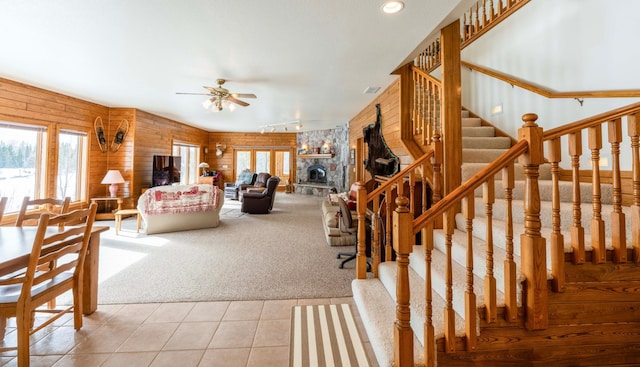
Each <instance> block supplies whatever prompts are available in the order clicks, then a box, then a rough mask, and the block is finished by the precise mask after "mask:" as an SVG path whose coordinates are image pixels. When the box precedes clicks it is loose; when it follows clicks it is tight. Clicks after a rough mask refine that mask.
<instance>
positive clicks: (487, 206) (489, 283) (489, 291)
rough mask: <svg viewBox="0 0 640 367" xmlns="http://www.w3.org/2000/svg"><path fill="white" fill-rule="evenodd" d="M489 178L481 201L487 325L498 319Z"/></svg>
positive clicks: (492, 192) (491, 182)
mask: <svg viewBox="0 0 640 367" xmlns="http://www.w3.org/2000/svg"><path fill="white" fill-rule="evenodd" d="M494 180H495V179H494V177H493V176H491V177H489V178H488V179H487V181H485V183H484V184H483V185H482V201H483V202H484V211H485V216H486V220H487V239H486V241H487V254H486V259H485V260H486V262H487V273H486V274H485V276H484V304H485V307H486V311H487V315H486V319H487V320H486V321H487V322H488V323H492V322H496V321H497V319H498V306H497V299H496V278H495V276H494V272H493V203H495V201H496V200H495V195H496V193H495V181H494Z"/></svg>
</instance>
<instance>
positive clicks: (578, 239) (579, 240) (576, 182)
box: [569, 131, 584, 264]
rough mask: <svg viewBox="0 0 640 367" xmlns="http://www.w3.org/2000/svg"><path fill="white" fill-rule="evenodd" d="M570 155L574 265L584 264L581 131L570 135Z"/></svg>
mask: <svg viewBox="0 0 640 367" xmlns="http://www.w3.org/2000/svg"><path fill="white" fill-rule="evenodd" d="M569 155H570V156H571V169H572V182H573V225H572V226H571V246H572V247H573V263H574V264H583V263H584V228H583V227H582V210H581V209H580V201H581V200H582V199H581V197H580V156H581V155H582V134H581V133H580V131H578V132H575V133H573V134H569Z"/></svg>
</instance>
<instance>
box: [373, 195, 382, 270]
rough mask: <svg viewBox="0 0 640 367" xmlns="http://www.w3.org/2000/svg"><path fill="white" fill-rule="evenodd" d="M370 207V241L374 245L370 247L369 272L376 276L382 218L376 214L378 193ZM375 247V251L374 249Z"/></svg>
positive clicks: (378, 201) (378, 206) (378, 204)
mask: <svg viewBox="0 0 640 367" xmlns="http://www.w3.org/2000/svg"><path fill="white" fill-rule="evenodd" d="M371 209H372V210H373V216H372V218H371V227H372V228H373V235H372V236H371V243H372V244H374V245H375V246H372V247H371V262H372V264H371V273H373V277H374V278H377V277H378V265H380V251H381V250H382V249H381V248H380V247H379V246H378V245H379V244H380V242H381V238H380V224H381V223H380V221H381V220H382V218H380V216H379V215H378V213H380V195H378V196H376V197H375V198H373V202H372V205H371ZM374 247H375V248H374ZM374 249H375V251H374Z"/></svg>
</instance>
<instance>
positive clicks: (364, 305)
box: [351, 279, 424, 366]
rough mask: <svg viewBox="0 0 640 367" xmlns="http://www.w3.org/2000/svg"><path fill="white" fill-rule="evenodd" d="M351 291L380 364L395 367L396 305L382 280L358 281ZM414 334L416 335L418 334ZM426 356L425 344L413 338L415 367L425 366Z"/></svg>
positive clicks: (355, 281)
mask: <svg viewBox="0 0 640 367" xmlns="http://www.w3.org/2000/svg"><path fill="white" fill-rule="evenodd" d="M423 288H424V287H423ZM351 289H352V292H353V300H354V302H355V304H356V306H357V308H358V313H359V314H360V317H361V319H362V323H363V325H364V328H365V330H366V332H367V337H368V338H369V342H370V343H371V347H372V349H373V351H374V353H375V355H376V359H377V362H378V364H379V365H380V366H392V365H393V347H394V346H393V342H392V340H393V337H394V336H393V333H394V326H393V323H394V321H395V319H396V305H395V301H394V300H393V299H392V298H391V296H390V295H389V293H388V292H387V290H386V289H385V287H384V285H383V284H382V282H381V281H380V280H379V279H355V280H354V281H353V282H352V283H351ZM394 294H395V291H394ZM423 294H424V293H423ZM412 303H413V300H412ZM415 334H416V335H417V334H418V332H415ZM423 353H424V351H423V347H422V344H420V341H419V340H418V338H417V337H416V338H414V343H413V355H414V357H413V358H414V361H415V363H416V366H424V363H423V362H424V358H423Z"/></svg>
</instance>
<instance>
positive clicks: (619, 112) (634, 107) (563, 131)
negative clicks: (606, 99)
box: [543, 102, 640, 141]
mask: <svg viewBox="0 0 640 367" xmlns="http://www.w3.org/2000/svg"><path fill="white" fill-rule="evenodd" d="M638 112H640V102H638V103H633V104H630V105H627V106H623V107H620V108H617V109H614V110H611V111H607V112H603V113H600V114H598V115H595V116H591V117H587V118H584V119H582V120H578V121H575V122H572V123H569V124H566V125H562V126H559V127H556V128H553V129H549V130H546V131H545V132H544V135H543V139H544V140H545V141H548V140H553V139H556V138H559V137H561V136H563V135H569V134H571V133H574V132H577V131H580V130H584V129H587V128H589V127H593V126H597V125H599V124H602V123H603V122H607V121H611V120H614V119H617V118H621V117H624V116H627V115H631V114H633V113H638Z"/></svg>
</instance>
